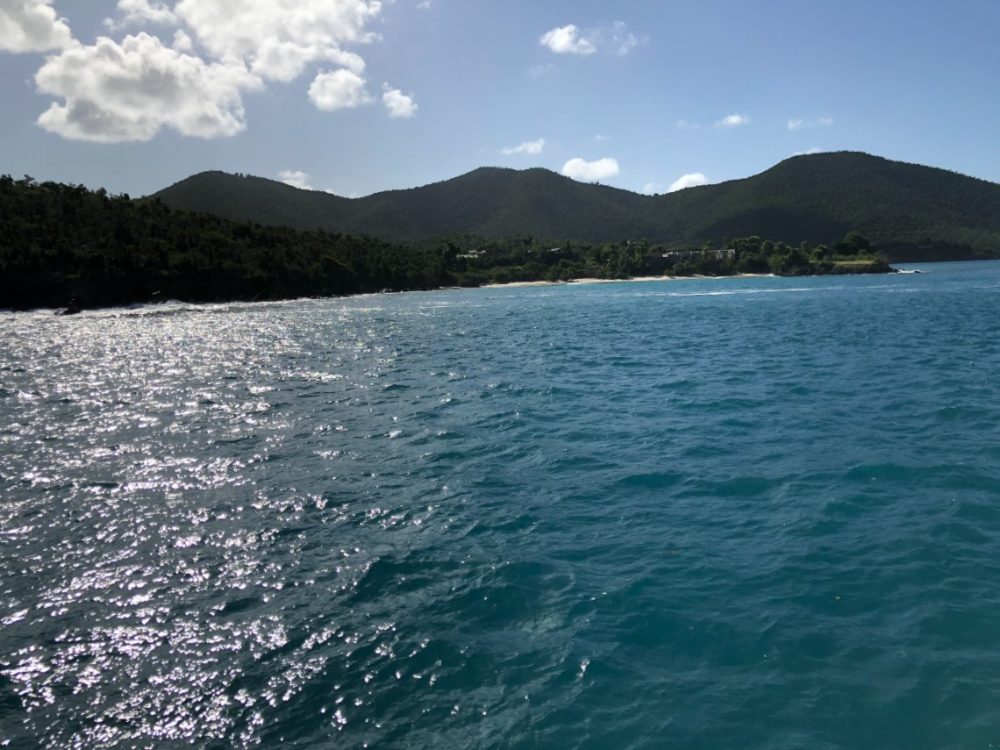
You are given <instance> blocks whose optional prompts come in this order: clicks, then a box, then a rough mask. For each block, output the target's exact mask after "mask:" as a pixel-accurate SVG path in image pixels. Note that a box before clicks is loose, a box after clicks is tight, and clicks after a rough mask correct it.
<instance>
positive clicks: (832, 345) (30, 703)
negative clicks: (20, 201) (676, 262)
mask: <svg viewBox="0 0 1000 750" xmlns="http://www.w3.org/2000/svg"><path fill="white" fill-rule="evenodd" d="M922 268H923V270H925V271H926V273H924V274H919V275H918V274H913V275H897V276H885V277H883V276H878V277H869V278H860V277H859V278H817V279H770V278H764V279H721V280H692V281H664V282H651V283H632V284H603V285H593V286H584V285H574V286H562V287H544V288H505V289H483V290H468V291H442V292H434V293H420V294H402V295H385V296H371V297H360V298H353V299H343V300H327V301H298V302H290V303H283V304H258V305H220V306H205V307H195V306H184V305H167V306H162V307H149V308H141V309H136V310H124V311H123V310H118V311H105V312H96V313H87V314H84V315H81V316H78V317H73V318H57V317H54V316H52V315H51V314H49V313H44V312H39V313H29V314H2V315H0V498H2V500H0V573H2V578H0V621H2V629H0V745H2V746H5V747H6V746H9V747H34V746H39V747H46V748H92V747H121V748H126V747H157V748H159V747H189V746H191V745H192V744H193V745H195V746H201V747H210V748H226V747H266V748H270V747H278V746H279V745H282V746H287V747H337V748H354V747H363V746H364V745H365V744H366V743H367V744H368V746H370V747H373V748H379V747H384V748H427V747H456V748H458V747H461V748H473V747H484V748H486V747H516V748H532V747H540V748H541V747H544V748H549V747H552V748H577V747H578V748H646V747H653V748H658V747H671V748H720V747H739V748H789V749H790V748H811V749H813V750H817V749H823V748H991V747H994V746H995V745H996V744H997V743H1000V645H998V644H1000V640H998V639H1000V556H998V552H1000V336H998V334H1000V263H969V264H959V265H931V266H925V267H922Z"/></svg>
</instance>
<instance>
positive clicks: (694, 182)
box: [667, 172, 708, 193]
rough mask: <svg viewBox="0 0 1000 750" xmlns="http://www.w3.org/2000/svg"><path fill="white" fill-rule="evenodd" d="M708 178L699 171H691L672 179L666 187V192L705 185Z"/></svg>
mask: <svg viewBox="0 0 1000 750" xmlns="http://www.w3.org/2000/svg"><path fill="white" fill-rule="evenodd" d="M707 184H708V178H707V177H706V176H705V175H703V174H702V173H701V172H692V173H691V174H686V175H682V176H681V177H679V178H677V179H676V180H674V181H673V182H672V183H671V185H670V187H669V188H667V192H668V193H676V192H677V191H678V190H684V189H685V188H689V187H698V186H699V185H707Z"/></svg>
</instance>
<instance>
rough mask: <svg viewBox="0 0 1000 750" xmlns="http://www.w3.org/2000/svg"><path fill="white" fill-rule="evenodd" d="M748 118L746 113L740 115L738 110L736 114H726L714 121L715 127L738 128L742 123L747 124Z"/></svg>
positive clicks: (748, 122)
mask: <svg viewBox="0 0 1000 750" xmlns="http://www.w3.org/2000/svg"><path fill="white" fill-rule="evenodd" d="M749 124H750V118H749V117H747V116H746V115H741V114H739V113H738V112H737V113H736V114H732V115H727V116H726V117H723V118H722V119H721V120H719V121H718V122H717V123H715V126H716V127H717V128H738V127H741V126H743V125H749Z"/></svg>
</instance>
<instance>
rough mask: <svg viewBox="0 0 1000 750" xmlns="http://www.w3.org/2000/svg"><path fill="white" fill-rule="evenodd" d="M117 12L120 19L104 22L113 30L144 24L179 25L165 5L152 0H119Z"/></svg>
mask: <svg viewBox="0 0 1000 750" xmlns="http://www.w3.org/2000/svg"><path fill="white" fill-rule="evenodd" d="M117 10H118V18H107V19H105V20H104V24H105V25H106V26H108V27H110V28H112V29H115V28H121V27H124V26H129V25H132V24H140V23H144V22H149V23H159V24H175V23H177V16H175V15H174V12H173V10H172V9H171V8H170V7H169V6H167V5H165V4H164V3H159V2H150V0H118V6H117Z"/></svg>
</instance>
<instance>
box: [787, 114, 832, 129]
mask: <svg viewBox="0 0 1000 750" xmlns="http://www.w3.org/2000/svg"><path fill="white" fill-rule="evenodd" d="M832 126H833V118H832V117H820V118H818V119H815V120H803V119H800V118H793V119H791V120H789V121H788V129H789V130H791V131H796V130H802V129H804V128H829V127H832Z"/></svg>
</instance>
